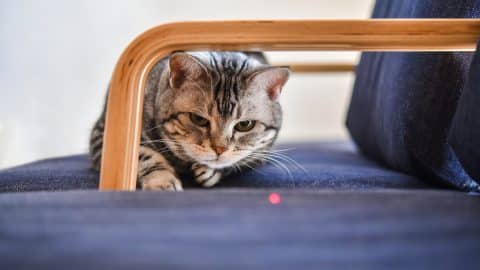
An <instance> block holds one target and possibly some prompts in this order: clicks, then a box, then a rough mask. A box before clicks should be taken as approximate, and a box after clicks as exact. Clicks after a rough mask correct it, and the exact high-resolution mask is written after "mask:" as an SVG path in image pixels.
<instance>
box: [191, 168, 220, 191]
mask: <svg viewBox="0 0 480 270" xmlns="http://www.w3.org/2000/svg"><path fill="white" fill-rule="evenodd" d="M192 171H193V175H194V178H195V181H196V182H197V183H199V184H200V185H202V186H203V187H213V186H214V185H215V184H217V183H218V182H219V181H220V179H221V178H222V173H221V172H220V171H217V170H215V169H212V168H209V167H207V166H205V165H201V164H193V165H192Z"/></svg>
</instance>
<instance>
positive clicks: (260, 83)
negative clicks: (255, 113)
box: [249, 67, 290, 100]
mask: <svg viewBox="0 0 480 270" xmlns="http://www.w3.org/2000/svg"><path fill="white" fill-rule="evenodd" d="M289 77H290V69H289V68H288V67H266V68H264V69H262V70H259V71H257V72H255V73H253V74H252V75H250V77H249V83H251V84H252V86H253V88H255V89H258V88H261V89H265V91H267V94H268V97H270V99H271V100H277V99H278V97H279V96H280V93H281V92H282V88H283V86H284V85H285V83H286V82H287V81H288V78H289Z"/></svg>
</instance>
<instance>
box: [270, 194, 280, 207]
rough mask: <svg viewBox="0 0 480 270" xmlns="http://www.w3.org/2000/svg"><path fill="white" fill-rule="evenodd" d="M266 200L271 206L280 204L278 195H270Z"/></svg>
mask: <svg viewBox="0 0 480 270" xmlns="http://www.w3.org/2000/svg"><path fill="white" fill-rule="evenodd" d="M268 200H269V201H270V203H271V204H280V202H281V201H282V198H281V197H280V195H278V193H270V195H269V196H268Z"/></svg>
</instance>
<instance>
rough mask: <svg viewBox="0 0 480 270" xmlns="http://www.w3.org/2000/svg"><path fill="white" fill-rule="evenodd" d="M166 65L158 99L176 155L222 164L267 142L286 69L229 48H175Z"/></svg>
mask: <svg viewBox="0 0 480 270" xmlns="http://www.w3.org/2000/svg"><path fill="white" fill-rule="evenodd" d="M168 67H169V70H168V86H167V89H166V91H164V92H163V93H162V94H161V95H160V96H159V100H157V102H158V103H159V106H162V107H163V109H161V118H162V119H161V121H162V122H163V133H164V137H166V138H165V139H166V141H167V144H168V145H169V148H170V149H172V151H173V152H174V154H175V155H176V156H177V157H179V158H181V159H183V160H189V161H193V162H197V163H201V164H204V165H207V166H209V167H211V168H225V167H230V166H232V165H233V164H236V163H237V162H239V161H241V160H244V159H245V158H246V157H249V156H250V157H252V156H254V155H259V154H261V153H255V151H259V150H261V149H264V148H267V147H269V146H271V145H272V143H273V142H274V140H275V139H276V137H277V134H278V131H279V129H280V127H281V124H282V110H281V107H280V104H279V102H278V98H279V95H280V92H281V90H282V87H283V86H284V84H285V83H286V82H287V80H288V77H289V73H290V72H289V69H288V68H286V67H272V66H268V65H266V64H262V63H261V62H260V61H259V60H258V59H256V58H254V57H249V56H247V55H246V54H244V53H232V52H228V53H227V52H219V53H193V54H189V53H174V54H172V55H171V56H170V58H169V64H168ZM240 163H241V162H240Z"/></svg>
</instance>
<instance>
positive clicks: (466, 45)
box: [99, 19, 480, 191]
mask: <svg viewBox="0 0 480 270" xmlns="http://www.w3.org/2000/svg"><path fill="white" fill-rule="evenodd" d="M479 36H480V20H479V19H368V20H313V21H221V22H220V21H219V22H181V23H171V24H165V25H160V26H157V27H155V28H153V29H150V30H148V31H147V32H145V33H143V34H141V35H140V36H138V37H137V38H136V39H135V40H134V41H133V42H132V43H131V44H130V45H129V46H128V47H127V49H126V50H125V51H124V52H123V54H122V56H121V57H120V59H119V61H118V63H117V65H116V67H115V70H114V72H113V76H112V79H111V84H110V93H109V97H108V105H107V116H106V126H105V137H104V147H103V154H102V170H101V174H100V187H99V188H100V190H130V191H133V190H135V187H136V180H137V165H138V149H139V144H140V133H141V128H142V127H141V123H142V122H141V119H142V109H143V96H144V88H145V82H146V77H147V74H148V73H149V71H150V69H151V68H152V67H153V66H154V64H155V63H156V62H157V61H159V60H160V59H162V58H164V57H166V56H168V55H169V54H170V53H172V52H173V51H178V50H189V51H191V50H264V51H277V50H282V51H287V50H288V51H293V50H297V51H298V50H301V51H305V50H308V51H315V50H317V51H318V50H328V51H474V50H475V46H476V42H477V39H478V37H479ZM297 67H298V69H297V70H302V69H303V70H304V71H306V70H310V71H312V70H317V71H318V70H321V69H324V70H325V69H327V70H328V69H330V70H331V69H332V68H335V66H331V65H330V66H329V65H327V66H324V65H316V66H315V65H314V68H312V66H311V65H310V66H308V65H303V66H302V65H298V66H297ZM336 68H337V70H338V69H340V70H342V69H350V70H352V65H349V66H348V67H345V66H341V67H339V66H337V67H336ZM294 71H295V68H294Z"/></svg>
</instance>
